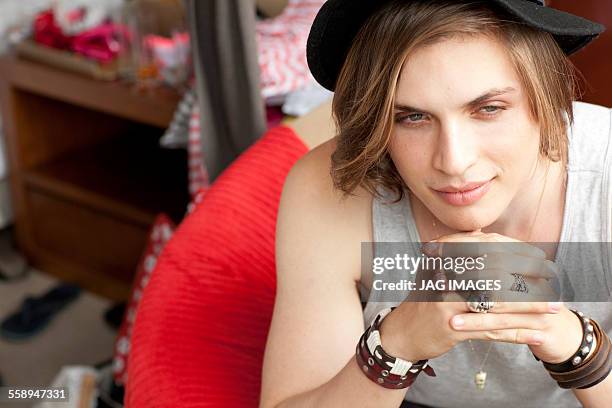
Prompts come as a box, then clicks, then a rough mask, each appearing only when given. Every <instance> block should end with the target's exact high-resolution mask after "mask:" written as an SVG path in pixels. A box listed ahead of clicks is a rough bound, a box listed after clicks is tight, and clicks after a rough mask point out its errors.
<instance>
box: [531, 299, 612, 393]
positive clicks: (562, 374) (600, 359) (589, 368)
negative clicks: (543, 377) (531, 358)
mask: <svg viewBox="0 0 612 408" xmlns="http://www.w3.org/2000/svg"><path fill="white" fill-rule="evenodd" d="M572 312H574V313H575V314H576V315H577V316H579V317H580V318H581V322H582V323H583V330H584V331H583V342H584V340H588V339H586V337H587V336H588V334H591V335H592V341H591V344H593V343H595V349H594V350H592V351H589V352H587V353H586V357H587V358H586V359H582V361H581V363H579V364H578V365H577V366H575V367H573V368H572V369H570V370H567V369H565V370H564V371H553V370H551V369H549V367H555V368H557V369H560V368H561V369H564V368H567V367H568V364H567V363H568V362H569V363H570V364H571V365H573V358H575V357H576V355H574V356H572V358H570V359H569V360H566V361H564V362H563V363H559V364H547V363H545V364H544V366H545V367H546V368H547V370H548V372H549V374H550V375H551V377H552V378H553V379H554V380H555V381H557V384H558V385H559V386H560V387H561V388H564V389H570V388H571V389H577V388H579V389H587V388H590V387H593V386H595V385H597V384H599V383H600V382H601V381H603V380H604V379H605V378H606V377H607V376H608V375H609V374H610V371H611V368H612V341H611V340H610V337H609V336H608V335H607V333H606V332H605V331H604V330H603V329H602V328H601V327H600V326H599V324H598V323H597V322H596V321H595V320H592V319H588V318H584V315H583V314H582V313H579V312H575V311H573V310H572ZM581 347H582V346H581ZM582 351H584V350H582V349H579V350H578V353H581V352H582ZM581 354H582V353H581ZM536 359H537V357H536Z"/></svg>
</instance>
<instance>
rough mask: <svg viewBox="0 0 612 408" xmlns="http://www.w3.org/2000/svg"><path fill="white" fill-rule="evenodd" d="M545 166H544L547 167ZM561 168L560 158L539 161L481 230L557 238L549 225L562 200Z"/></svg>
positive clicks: (527, 238)
mask: <svg viewBox="0 0 612 408" xmlns="http://www.w3.org/2000/svg"><path fill="white" fill-rule="evenodd" d="M547 167H548V169H547ZM565 175H566V172H565V169H564V168H563V165H562V164H561V163H560V162H556V163H554V162H550V161H546V162H544V161H542V162H539V163H538V164H537V165H536V167H535V170H534V172H533V177H531V179H530V182H529V183H526V184H525V186H524V188H523V189H521V190H520V191H519V192H518V194H517V195H516V197H515V198H514V199H513V200H512V201H511V202H510V205H509V206H508V207H507V208H506V210H505V211H504V212H503V213H502V215H501V216H500V217H499V218H498V219H497V220H496V221H495V222H494V223H493V224H491V225H489V226H487V227H486V228H483V229H482V231H483V232H490V233H493V232H494V233H498V234H501V235H505V236H508V237H511V238H515V239H519V240H521V241H525V242H548V241H555V242H556V241H557V240H558V239H557V235H558V233H557V231H556V230H557V229H560V225H559V228H552V227H553V225H555V224H556V223H555V221H556V220H558V219H559V218H560V216H561V215H562V213H563V208H564V204H565V178H566V177H565Z"/></svg>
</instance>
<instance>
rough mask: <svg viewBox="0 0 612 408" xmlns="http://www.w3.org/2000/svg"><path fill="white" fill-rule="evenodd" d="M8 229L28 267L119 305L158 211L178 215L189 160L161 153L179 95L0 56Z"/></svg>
mask: <svg viewBox="0 0 612 408" xmlns="http://www.w3.org/2000/svg"><path fill="white" fill-rule="evenodd" d="M0 98H1V101H2V113H3V118H4V125H5V133H6V139H7V151H8V156H9V157H8V158H9V162H10V171H11V174H10V177H11V193H12V201H13V207H14V211H15V231H16V238H17V242H18V245H19V247H20V249H21V250H22V251H23V252H24V254H25V255H26V257H27V258H28V260H29V262H30V263H31V264H32V265H33V266H35V267H37V268H39V269H41V270H43V271H45V272H48V273H50V274H52V275H55V276H57V277H58V278H61V279H65V280H68V281H72V282H75V283H77V284H79V285H81V286H83V287H84V288H86V289H88V290H91V291H93V292H96V293H98V294H100V295H103V296H106V297H109V298H113V299H125V298H126V297H127V296H128V294H129V288H130V284H131V279H132V276H133V273H134V270H135V268H136V265H137V262H138V260H139V257H140V254H141V252H142V250H143V249H144V245H145V242H146V238H147V232H148V229H149V227H150V225H151V223H152V221H153V219H154V217H155V215H156V214H157V213H159V212H162V211H163V212H166V213H168V214H169V215H170V216H171V217H173V218H174V220H175V221H179V220H180V219H181V218H182V216H183V213H184V211H185V209H186V206H187V203H188V200H189V194H188V187H187V162H186V161H187V158H186V153H185V151H183V150H166V149H161V148H159V145H158V142H159V137H160V136H161V135H162V134H163V131H164V129H165V127H166V126H167V125H168V123H169V122H170V120H171V118H172V114H173V112H174V109H175V107H176V104H177V102H178V100H179V97H178V95H177V94H175V93H173V92H171V91H169V90H165V89H160V90H156V91H155V92H148V93H142V92H137V91H135V90H134V89H132V88H130V87H128V86H126V85H123V84H118V83H107V82H99V81H95V80H91V79H88V78H85V77H81V76H78V75H75V74H71V73H67V72H64V71H61V70H57V69H54V68H51V67H47V66H45V65H41V64H38V63H34V62H29V61H26V60H21V59H17V58H15V57H5V58H1V59H0Z"/></svg>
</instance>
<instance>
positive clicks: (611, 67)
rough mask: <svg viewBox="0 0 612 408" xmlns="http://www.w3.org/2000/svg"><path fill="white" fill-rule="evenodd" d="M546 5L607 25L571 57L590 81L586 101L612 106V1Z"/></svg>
mask: <svg viewBox="0 0 612 408" xmlns="http://www.w3.org/2000/svg"><path fill="white" fill-rule="evenodd" d="M547 4H548V5H549V6H551V7H554V8H558V9H560V10H564V11H567V12H569V13H572V14H576V15H579V16H581V17H585V18H588V19H590V20H593V21H596V22H598V23H601V24H603V25H605V26H606V27H607V28H608V29H607V31H606V32H604V33H603V34H602V35H601V36H600V37H599V38H597V39H596V40H595V41H594V42H593V43H591V44H590V45H589V46H588V47H586V48H585V49H583V50H582V51H580V52H578V53H577V54H576V55H575V56H572V60H573V61H574V63H575V64H576V66H577V67H578V69H580V71H581V72H582V73H583V74H584V76H585V77H586V80H587V82H588V84H587V85H588V87H585V91H586V92H585V95H584V97H583V100H584V101H586V102H591V103H596V104H599V105H604V106H608V107H612V80H611V76H612V1H610V0H579V1H577V0H550V1H548V2H547Z"/></svg>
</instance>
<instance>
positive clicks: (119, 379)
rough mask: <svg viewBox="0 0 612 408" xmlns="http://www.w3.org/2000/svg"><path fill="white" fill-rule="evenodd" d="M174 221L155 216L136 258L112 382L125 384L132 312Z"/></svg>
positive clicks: (116, 344)
mask: <svg viewBox="0 0 612 408" xmlns="http://www.w3.org/2000/svg"><path fill="white" fill-rule="evenodd" d="M174 229H175V225H174V223H173V222H172V220H171V219H170V218H168V217H167V216H166V215H165V214H160V215H158V216H157V218H156V219H155V221H154V223H153V227H151V231H150V233H149V241H148V243H147V247H146V249H145V251H144V253H143V255H142V257H141V259H140V262H139V264H138V268H137V269H136V277H135V279H134V283H133V286H132V293H131V295H130V299H129V301H128V304H127V308H126V312H125V315H124V316H123V321H122V322H121V327H120V328H119V335H118V336H117V340H116V341H115V353H114V356H113V379H114V380H115V383H116V384H120V385H123V384H126V383H127V378H128V369H127V360H128V355H129V351H130V338H131V336H132V326H133V324H134V320H135V319H136V312H137V310H138V305H139V303H140V298H141V297H142V293H143V290H144V288H145V287H146V286H147V284H148V283H149V278H150V277H151V273H152V272H153V269H154V268H155V265H156V264H157V258H158V257H159V255H160V254H161V252H162V249H163V248H164V246H165V245H166V242H168V241H169V240H170V237H172V234H173V232H174Z"/></svg>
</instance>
